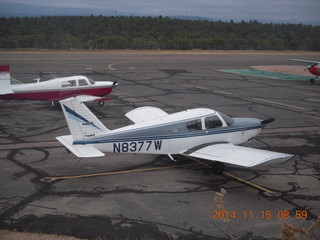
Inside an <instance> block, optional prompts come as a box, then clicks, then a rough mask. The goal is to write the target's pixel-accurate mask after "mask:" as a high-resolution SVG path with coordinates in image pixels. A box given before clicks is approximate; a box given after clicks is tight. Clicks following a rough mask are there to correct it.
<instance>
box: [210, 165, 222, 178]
mask: <svg viewBox="0 0 320 240" xmlns="http://www.w3.org/2000/svg"><path fill="white" fill-rule="evenodd" d="M211 169H212V172H213V173H214V174H217V175H221V174H222V173H223V171H224V164H223V163H222V162H213V163H212V165H211Z"/></svg>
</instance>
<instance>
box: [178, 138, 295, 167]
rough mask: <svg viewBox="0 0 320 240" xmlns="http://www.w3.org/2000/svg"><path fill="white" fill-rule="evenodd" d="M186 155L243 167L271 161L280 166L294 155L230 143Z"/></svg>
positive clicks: (208, 147) (215, 145) (189, 152)
mask: <svg viewBox="0 0 320 240" xmlns="http://www.w3.org/2000/svg"><path fill="white" fill-rule="evenodd" d="M184 155H188V156H191V157H196V158H202V159H205V160H210V161H219V162H223V163H228V164H233V165H238V166H242V167H254V166H256V165H259V164H262V163H265V162H269V161H272V163H277V164H278V163H281V162H284V161H286V160H288V159H289V158H292V157H293V155H290V154H286V153H279V152H271V151H266V150H261V149H254V148H248V147H242V146H235V145H232V144H229V143H220V144H214V145H210V146H205V147H203V148H200V149H199V148H197V149H196V150H195V151H190V150H189V151H187V152H186V153H184Z"/></svg>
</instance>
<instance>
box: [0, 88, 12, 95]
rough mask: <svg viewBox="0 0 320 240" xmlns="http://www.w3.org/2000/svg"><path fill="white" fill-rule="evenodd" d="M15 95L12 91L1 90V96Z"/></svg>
mask: <svg viewBox="0 0 320 240" xmlns="http://www.w3.org/2000/svg"><path fill="white" fill-rule="evenodd" d="M12 93H14V92H13V91H11V90H10V89H0V95H5V94H12Z"/></svg>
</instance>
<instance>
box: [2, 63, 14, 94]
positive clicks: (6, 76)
mask: <svg viewBox="0 0 320 240" xmlns="http://www.w3.org/2000/svg"><path fill="white" fill-rule="evenodd" d="M10 85H11V83H10V66H9V65H4V66H3V65H2V66H0V95H1V94H9V93H13V92H12V91H11V90H10Z"/></svg>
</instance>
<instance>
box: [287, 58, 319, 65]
mask: <svg viewBox="0 0 320 240" xmlns="http://www.w3.org/2000/svg"><path fill="white" fill-rule="evenodd" d="M290 60H292V61H296V62H305V63H313V64H319V63H320V62H319V61H312V60H304V59H290Z"/></svg>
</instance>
